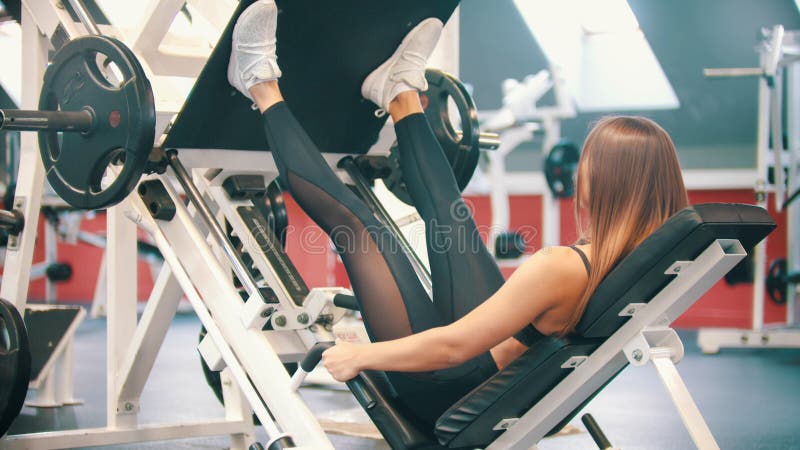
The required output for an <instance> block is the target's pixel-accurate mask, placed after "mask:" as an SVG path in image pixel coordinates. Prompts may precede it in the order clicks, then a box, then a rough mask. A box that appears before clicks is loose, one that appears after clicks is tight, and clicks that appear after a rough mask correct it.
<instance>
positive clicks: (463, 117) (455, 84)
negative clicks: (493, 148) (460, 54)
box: [422, 69, 480, 191]
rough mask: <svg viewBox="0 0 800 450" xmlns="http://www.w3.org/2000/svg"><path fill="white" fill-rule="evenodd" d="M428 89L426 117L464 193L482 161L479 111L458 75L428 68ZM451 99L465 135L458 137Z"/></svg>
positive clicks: (425, 93)
mask: <svg viewBox="0 0 800 450" xmlns="http://www.w3.org/2000/svg"><path fill="white" fill-rule="evenodd" d="M425 78H426V79H427V80H428V90H427V91H425V92H424V93H423V94H422V95H423V96H424V97H425V98H426V100H424V101H423V103H425V104H426V105H427V106H426V108H425V115H426V117H427V118H428V122H429V123H430V124H431V128H432V129H433V131H434V133H435V134H436V137H437V139H438V140H439V143H440V144H441V146H442V150H444V153H445V155H446V156H447V159H448V160H449V161H450V165H451V166H452V167H453V175H454V176H455V178H456V183H457V184H458V188H459V189H460V190H462V191H463V190H464V188H466V187H467V184H468V183H469V180H470V179H472V175H473V174H474V173H475V169H476V168H477V167H478V159H479V158H480V147H479V144H480V127H479V123H478V111H477V108H475V103H473V101H472V97H471V96H470V95H469V92H468V91H467V88H466V87H465V86H464V85H463V84H462V83H461V82H460V81H459V80H458V79H457V78H455V77H454V76H452V75H450V74H448V73H446V72H442V71H440V70H435V69H428V70H427V71H426V72H425ZM448 99H452V100H453V104H454V105H455V107H456V110H457V111H458V115H459V119H460V120H459V122H460V125H461V136H460V137H459V136H458V133H457V132H456V129H455V126H454V124H453V121H452V118H451V117H450V107H449V103H448Z"/></svg>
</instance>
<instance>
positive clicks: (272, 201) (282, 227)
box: [265, 178, 289, 248]
mask: <svg viewBox="0 0 800 450" xmlns="http://www.w3.org/2000/svg"><path fill="white" fill-rule="evenodd" d="M265 200H266V202H267V203H268V204H269V205H268V206H269V209H271V210H272V215H271V216H270V217H269V221H268V223H269V224H270V226H272V231H273V232H274V233H275V236H277V237H278V240H280V242H281V245H282V246H283V248H286V232H287V229H288V228H289V214H288V213H287V212H286V203H285V202H284V201H283V189H281V186H280V184H278V180H277V178H276V179H275V180H272V182H271V183H270V184H269V185H268V186H267V195H266V199H265Z"/></svg>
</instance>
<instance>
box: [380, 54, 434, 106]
mask: <svg viewBox="0 0 800 450" xmlns="http://www.w3.org/2000/svg"><path fill="white" fill-rule="evenodd" d="M400 59H401V60H405V61H407V62H409V63H410V65H408V67H407V68H406V69H402V66H401V70H398V71H397V72H395V73H393V74H392V76H391V77H389V79H390V80H391V81H394V82H397V81H401V78H402V77H401V75H402V74H405V73H408V72H417V71H419V70H420V67H422V70H425V65H426V64H427V63H428V58H426V57H425V56H424V55H422V54H420V53H417V52H412V51H405V52H403V53H402V54H401V55H400ZM388 113H389V112H388V111H386V110H385V109H383V108H378V109H376V110H375V112H374V115H375V117H377V118H379V119H380V118H382V117H384V116H386V114H388Z"/></svg>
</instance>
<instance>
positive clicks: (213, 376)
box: [197, 326, 297, 425]
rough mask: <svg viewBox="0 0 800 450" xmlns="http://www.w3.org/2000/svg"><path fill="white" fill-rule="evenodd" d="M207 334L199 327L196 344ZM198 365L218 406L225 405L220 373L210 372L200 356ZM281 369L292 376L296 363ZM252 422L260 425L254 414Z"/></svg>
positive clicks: (286, 364)
mask: <svg viewBox="0 0 800 450" xmlns="http://www.w3.org/2000/svg"><path fill="white" fill-rule="evenodd" d="M207 333H208V332H207V331H206V327H203V326H201V327H200V337H199V338H198V340H197V342H198V343H200V342H203V338H204V337H206V334H207ZM198 353H199V352H198ZM200 365H201V367H202V368H203V377H205V379H206V383H208V387H210V388H211V391H212V392H213V393H214V397H217V400H219V402H220V404H222V405H225V397H224V395H223V394H222V377H221V376H220V373H219V372H215V371H213V370H211V368H210V367H208V364H206V360H204V359H203V356H202V355H200ZM283 367H285V368H286V371H287V372H288V373H289V376H292V375H294V372H295V371H296V370H297V363H284V364H283ZM253 422H254V423H255V424H257V425H260V424H261V422H260V421H259V420H258V417H256V415H255V414H253Z"/></svg>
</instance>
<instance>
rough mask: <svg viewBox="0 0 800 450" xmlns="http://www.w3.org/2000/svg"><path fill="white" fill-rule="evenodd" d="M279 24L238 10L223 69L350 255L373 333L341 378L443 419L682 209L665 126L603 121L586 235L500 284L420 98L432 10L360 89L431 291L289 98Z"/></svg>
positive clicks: (563, 324)
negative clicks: (422, 237) (376, 112)
mask: <svg viewBox="0 0 800 450" xmlns="http://www.w3.org/2000/svg"><path fill="white" fill-rule="evenodd" d="M276 28H277V9H276V6H275V3H274V0H259V1H257V2H255V3H254V4H253V5H251V6H250V7H249V8H248V9H247V10H245V11H244V12H243V13H242V15H241V16H240V18H239V20H238V22H237V25H236V27H235V29H234V33H233V51H232V55H231V63H230V66H229V70H228V78H229V81H230V82H231V84H232V85H233V86H234V87H236V88H237V89H238V90H240V91H241V92H242V93H243V94H244V95H245V96H247V97H248V98H250V99H252V100H253V101H254V102H255V104H256V105H257V106H258V108H259V110H260V111H261V113H262V115H263V120H264V128H265V131H266V134H267V140H268V142H269V144H270V148H271V149H272V152H273V156H274V158H275V161H276V163H277V165H278V169H279V171H280V176H281V178H282V180H283V181H284V183H285V185H286V186H287V187H288V190H289V191H290V192H291V194H292V196H293V197H294V199H295V200H296V201H297V202H298V203H299V204H300V206H301V207H302V208H303V209H304V210H305V211H306V213H308V214H309V216H311V218H312V219H313V220H314V221H315V222H316V223H317V224H318V225H319V226H320V227H322V229H323V230H325V232H326V233H328V235H329V236H330V238H331V240H332V241H333V243H334V245H335V246H336V249H337V251H338V252H339V254H340V255H341V258H342V261H343V263H344V266H345V269H346V270H347V273H348V275H349V278H350V281H351V284H352V287H353V290H354V292H355V296H356V298H357V299H358V301H359V305H360V308H361V312H362V316H363V318H364V323H365V326H366V328H367V332H368V334H369V336H370V338H371V340H372V342H373V343H372V344H349V343H340V344H339V345H337V346H335V347H333V348H331V349H330V350H328V351H327V352H325V354H324V356H323V362H324V364H325V366H326V367H327V369H328V370H329V371H330V372H331V374H332V375H333V376H334V378H336V379H337V380H340V381H345V380H349V379H351V378H353V377H355V376H356V375H357V374H358V373H359V372H360V371H363V370H368V369H373V370H380V371H385V372H387V375H388V376H389V379H390V380H391V382H392V385H393V387H394V388H395V390H396V391H397V392H398V393H399V397H400V399H401V401H403V402H404V403H405V404H406V405H407V406H408V407H409V408H411V409H412V410H414V411H415V412H416V413H417V415H418V417H420V418H422V419H423V420H426V421H433V420H435V419H436V417H438V415H439V414H441V412H442V411H443V410H444V409H446V408H447V407H449V406H450V405H451V404H452V403H453V402H454V401H455V400H457V399H458V398H460V397H461V396H463V395H464V394H466V393H467V392H469V391H470V390H471V389H473V388H474V387H475V386H477V385H478V384H480V383H481V382H483V381H484V380H486V379H487V378H488V377H490V376H491V375H492V374H494V373H495V372H496V371H497V370H498V368H502V367H504V366H505V365H507V364H508V363H509V362H510V361H511V360H513V359H514V358H515V357H517V356H519V355H520V354H521V353H522V352H523V351H524V350H525V349H526V348H527V347H526V345H525V343H526V341H528V340H529V339H528V338H529V337H530V336H531V335H563V334H567V333H569V332H570V331H571V330H573V329H574V327H575V326H576V324H577V323H578V321H579V319H580V317H581V315H582V313H583V311H584V309H585V308H586V303H587V301H588V299H589V297H590V296H591V294H592V292H594V289H595V288H596V287H597V286H598V284H599V283H600V282H601V280H602V279H603V277H604V276H605V275H606V274H607V273H608V272H609V270H611V268H613V266H614V265H615V264H616V263H617V262H618V261H619V260H620V259H621V258H622V257H624V256H625V255H627V254H628V253H629V252H630V251H631V250H633V249H634V248H635V247H636V246H637V245H638V244H639V243H640V242H641V241H642V240H643V239H644V238H645V237H647V235H648V234H649V233H650V232H652V231H653V230H655V229H656V228H657V227H658V226H659V225H661V224H662V223H663V222H664V221H665V220H666V219H667V218H668V217H669V216H671V215H672V214H673V213H675V212H677V211H678V210H680V209H682V208H683V207H685V206H686V202H687V200H686V192H685V190H684V186H683V181H682V178H681V171H680V167H679V164H678V160H677V156H676V154H675V149H674V147H673V145H672V142H671V140H670V138H669V136H668V135H667V134H666V132H664V130H662V129H661V128H660V127H659V126H658V125H656V124H655V123H653V122H651V121H649V120H647V119H644V118H635V117H627V118H625V117H620V118H610V119H606V120H604V121H601V122H600V123H599V124H598V125H597V126H596V127H595V128H594V130H593V131H592V132H591V133H590V135H589V137H588V138H587V141H586V145H585V148H584V153H583V156H582V158H581V161H580V163H579V169H578V179H577V188H578V195H577V202H576V204H577V209H578V210H579V212H583V214H578V218H579V226H580V230H579V231H581V234H582V240H581V242H582V244H579V245H575V246H571V247H552V248H548V249H544V250H542V251H539V252H537V253H536V254H534V255H533V256H532V257H531V258H530V259H529V260H528V261H526V262H525V264H523V265H522V266H521V267H520V268H519V269H518V270H517V271H516V272H515V273H514V275H513V276H511V277H510V278H509V280H508V281H505V280H504V278H503V276H502V274H501V273H500V270H499V269H498V267H497V265H496V263H495V261H494V259H493V258H492V256H491V255H490V254H489V252H488V251H487V250H486V248H485V246H484V244H483V242H482V241H481V239H480V237H479V235H478V233H477V229H476V226H475V223H474V221H473V219H472V217H471V215H470V214H469V211H468V209H467V208H466V206H465V205H464V203H463V200H462V198H461V195H460V192H459V190H458V187H457V185H456V182H455V179H454V178H453V177H452V175H451V174H452V171H451V169H450V165H449V163H448V162H447V159H446V157H445V156H444V153H443V152H442V150H441V148H440V146H439V143H438V142H437V140H436V138H435V136H434V134H433V132H432V131H431V129H430V127H429V125H428V123H427V121H426V119H425V115H424V114H423V111H422V108H421V106H420V99H419V94H418V93H419V91H422V90H425V89H427V85H426V82H425V65H426V61H427V59H428V57H429V55H430V53H431V52H432V51H433V48H434V46H435V45H436V42H437V41H438V39H439V35H440V33H441V30H442V23H441V22H440V21H439V20H437V19H427V20H425V21H423V22H421V23H420V24H419V25H418V26H417V27H416V28H414V29H413V30H411V31H410V32H409V34H408V35H407V36H406V37H405V39H404V40H403V42H402V43H401V44H400V46H399V47H398V49H397V51H396V52H395V54H394V55H393V56H392V57H391V58H389V60H387V61H386V62H385V63H383V64H382V65H381V66H379V67H378V68H377V69H376V70H375V71H374V72H373V73H372V74H370V75H369V76H368V77H367V78H366V80H365V81H364V84H363V86H362V95H364V97H365V98H366V99H368V100H371V101H373V102H374V103H375V104H376V105H378V106H380V107H381V108H382V109H383V110H384V111H386V112H388V113H389V114H390V115H391V116H392V119H393V121H394V124H395V129H396V132H397V139H398V144H399V155H400V156H399V158H400V167H401V170H402V172H403V176H404V179H405V182H406V184H407V186H408V190H409V194H410V196H411V198H412V199H413V201H414V204H415V205H416V207H417V209H418V211H419V213H420V216H421V217H422V218H423V220H424V221H425V223H426V235H427V246H428V254H429V260H430V267H431V277H432V280H433V298H432V299H431V298H429V297H428V294H427V293H426V291H425V289H424V288H423V286H422V285H421V283H420V282H419V280H418V278H417V276H416V274H415V272H414V270H413V268H412V266H411V264H410V263H409V261H408V259H407V257H406V256H405V255H404V254H403V253H402V251H401V250H399V248H400V247H399V246H398V245H397V244H396V242H395V241H394V238H393V236H392V235H391V233H389V231H388V230H387V228H386V227H385V226H383V225H382V224H381V223H380V222H379V221H378V220H377V219H376V218H375V216H374V215H373V214H372V213H371V211H370V210H369V209H368V208H367V206H366V205H365V204H364V203H363V202H362V201H361V200H360V199H359V198H358V197H357V196H356V195H354V194H353V192H352V191H351V190H350V189H349V188H347V187H346V186H345V185H344V184H343V183H342V182H341V181H340V180H339V178H338V177H337V176H336V175H335V174H334V173H333V171H332V170H331V169H330V167H329V166H328V164H327V163H326V162H325V160H324V159H323V158H322V156H321V154H320V152H319V150H318V149H317V148H316V147H315V146H314V144H313V142H312V141H311V140H310V139H309V137H308V136H307V135H306V133H305V131H304V130H303V128H302V127H301V126H300V124H299V123H298V122H297V121H296V120H295V118H294V116H293V115H292V114H291V112H290V111H289V109H288V107H287V106H286V104H285V103H284V102H283V97H282V96H281V92H280V88H279V86H278V79H279V78H280V76H281V72H280V68H279V66H278V63H277V58H276V52H275V49H276V39H275V31H276ZM584 216H585V217H584ZM590 264H591V270H590ZM410 372H415V373H410Z"/></svg>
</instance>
